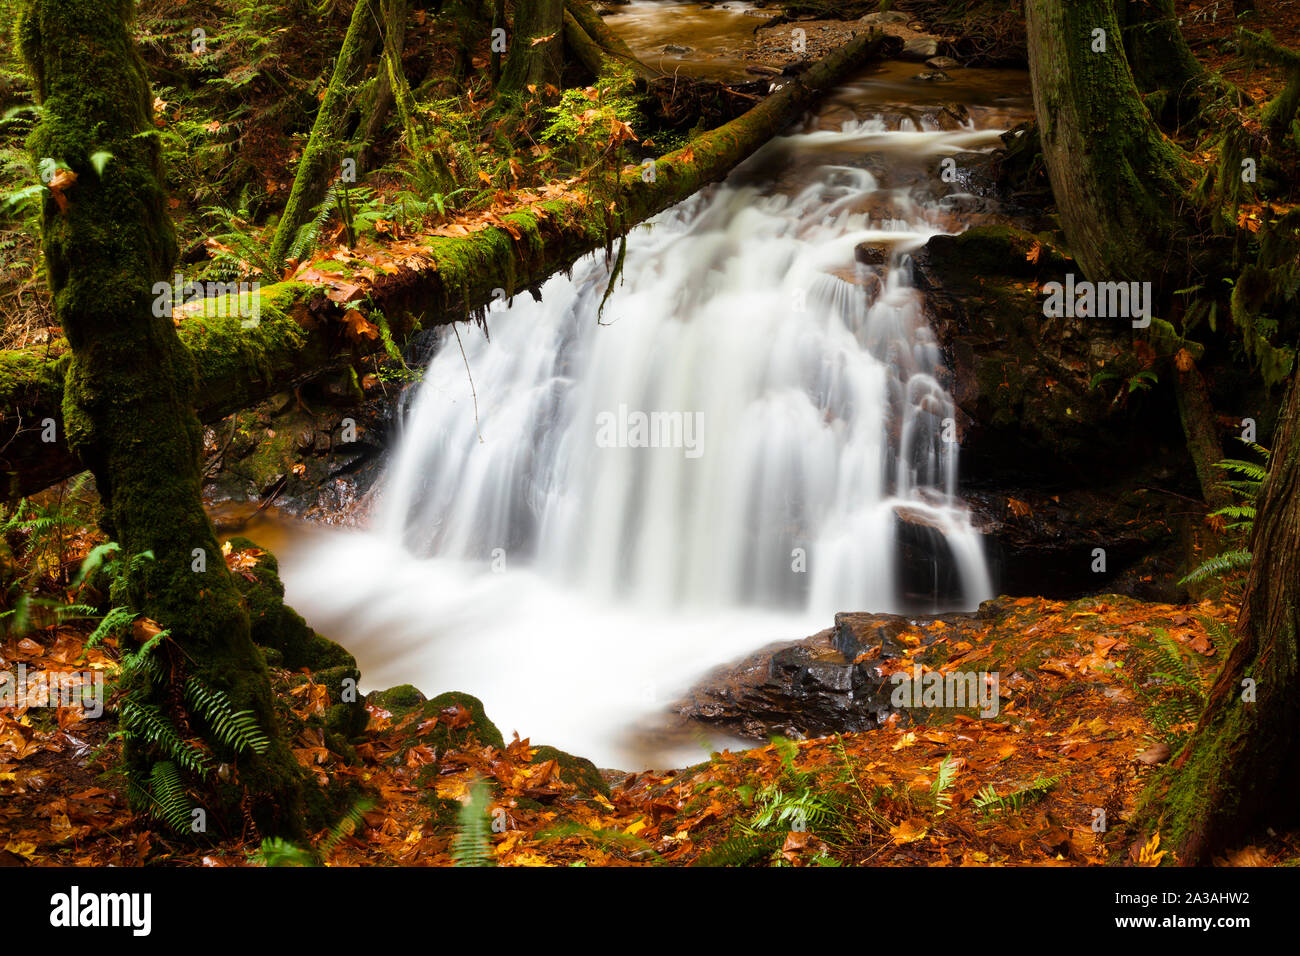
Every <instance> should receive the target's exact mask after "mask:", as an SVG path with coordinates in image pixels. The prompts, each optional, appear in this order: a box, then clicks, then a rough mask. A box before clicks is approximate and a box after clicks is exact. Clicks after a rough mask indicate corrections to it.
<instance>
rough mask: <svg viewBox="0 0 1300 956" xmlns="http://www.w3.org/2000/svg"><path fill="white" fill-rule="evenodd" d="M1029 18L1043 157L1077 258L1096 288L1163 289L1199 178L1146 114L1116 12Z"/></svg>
mask: <svg viewBox="0 0 1300 956" xmlns="http://www.w3.org/2000/svg"><path fill="white" fill-rule="evenodd" d="M1026 19H1027V24H1028V32H1029V65H1030V76H1031V79H1032V83H1033V91H1034V108H1035V110H1036V112H1037V115H1038V121H1039V125H1040V132H1041V137H1042V144H1043V159H1044V161H1045V163H1046V166H1047V172H1048V176H1049V178H1050V179H1051V182H1052V192H1053V193H1054V194H1055V196H1056V201H1057V205H1058V206H1059V208H1060V213H1061V223H1062V225H1063V226H1064V229H1065V234H1066V238H1067V240H1068V241H1069V244H1070V247H1071V252H1073V254H1074V256H1075V258H1076V259H1077V260H1078V262H1079V264H1080V266H1081V267H1082V269H1083V272H1084V273H1085V274H1086V275H1087V277H1088V278H1089V279H1091V280H1092V281H1094V282H1103V281H1154V282H1156V283H1157V287H1158V286H1159V280H1160V279H1161V277H1162V274H1163V272H1164V265H1165V263H1166V261H1167V259H1168V257H1169V255H1170V253H1169V247H1170V243H1171V237H1172V236H1174V235H1176V231H1175V229H1174V228H1173V224H1174V219H1175V215H1176V213H1177V212H1178V211H1179V208H1180V203H1181V202H1182V201H1183V198H1184V196H1185V190H1186V186H1185V184H1186V183H1187V182H1189V181H1190V179H1191V174H1190V169H1189V164H1188V162H1187V160H1186V158H1185V157H1184V156H1183V155H1182V153H1181V152H1180V151H1179V150H1178V148H1177V147H1176V146H1174V145H1173V143H1171V142H1170V141H1168V140H1167V139H1165V138H1164V137H1163V136H1162V134H1161V133H1160V130H1159V129H1158V128H1157V127H1156V125H1155V123H1154V121H1153V120H1152V118H1151V115H1150V114H1149V113H1148V112H1147V110H1146V107H1145V106H1143V103H1142V99H1141V97H1140V95H1139V92H1138V88H1137V86H1136V85H1135V83H1134V80H1133V74H1132V73H1131V72H1130V69H1129V64H1128V61H1127V60H1126V58H1125V54H1124V46H1123V43H1122V41H1121V34H1120V29H1119V22H1118V19H1117V17H1116V12H1115V4H1114V3H1113V2H1112V0H1068V2H1067V0H1027V3H1026ZM1098 31H1100V32H1098ZM1102 43H1104V44H1105V49H1104V51H1101V50H1099V49H1097V47H1098V46H1099V45H1100V44H1102Z"/></svg>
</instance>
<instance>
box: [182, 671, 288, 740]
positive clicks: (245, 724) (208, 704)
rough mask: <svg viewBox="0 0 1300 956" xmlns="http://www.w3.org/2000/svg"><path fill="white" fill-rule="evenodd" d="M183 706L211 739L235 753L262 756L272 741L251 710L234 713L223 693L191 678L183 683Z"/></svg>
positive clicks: (228, 699)
mask: <svg viewBox="0 0 1300 956" xmlns="http://www.w3.org/2000/svg"><path fill="white" fill-rule="evenodd" d="M185 703H186V704H187V705H188V706H189V708H190V710H191V711H192V712H194V713H196V714H198V715H199V716H200V717H202V718H203V720H204V721H205V722H206V723H207V725H208V726H209V727H210V728H211V729H212V733H213V736H215V737H216V739H217V740H218V741H219V742H220V743H221V744H223V745H224V746H226V747H229V748H230V749H231V750H234V751H236V752H238V753H242V752H244V751H246V750H251V751H252V752H253V753H256V754H260V753H265V752H266V749H267V748H268V747H270V746H271V741H270V740H269V739H268V738H267V736H266V734H265V733H263V732H262V728H261V727H259V726H258V725H257V718H256V716H255V715H254V714H253V712H252V711H251V710H240V711H236V710H235V708H234V706H233V705H232V704H231V703H230V698H229V697H227V696H226V695H225V693H224V692H223V691H219V690H215V689H213V688H211V687H208V686H207V685H206V684H204V683H203V681H201V680H199V679H198V678H197V677H195V676H194V675H192V674H191V675H190V677H189V678H188V679H187V680H186V681H185Z"/></svg>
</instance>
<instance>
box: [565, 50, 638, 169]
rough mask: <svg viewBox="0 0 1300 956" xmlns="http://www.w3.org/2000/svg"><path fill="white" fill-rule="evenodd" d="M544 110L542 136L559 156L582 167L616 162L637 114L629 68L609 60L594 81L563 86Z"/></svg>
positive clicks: (633, 86)
mask: <svg viewBox="0 0 1300 956" xmlns="http://www.w3.org/2000/svg"><path fill="white" fill-rule="evenodd" d="M547 114H548V116H549V119H550V122H549V123H548V124H547V126H546V128H545V129H544V130H543V131H542V134H541V139H542V141H543V142H544V143H547V144H549V145H551V146H553V147H554V148H555V149H557V150H558V151H559V152H560V154H561V155H562V156H564V157H566V158H567V159H569V160H570V161H571V162H573V163H574V164H575V165H577V166H579V167H581V168H587V167H591V166H595V165H599V164H604V165H609V166H614V165H617V164H619V163H620V162H621V153H622V150H621V147H622V145H623V143H625V142H627V141H628V140H630V139H634V138H635V137H634V136H633V135H632V129H633V127H634V126H635V124H636V123H637V120H638V117H639V114H640V103H639V101H638V99H637V96H636V94H635V84H634V82H633V77H632V72H631V69H630V68H629V67H627V66H625V65H623V64H620V63H611V64H610V65H609V66H608V67H607V69H606V70H605V71H604V72H602V73H601V75H600V76H599V77H597V79H596V82H595V84H594V85H592V86H590V87H587V88H586V89H567V90H565V91H564V93H563V94H562V95H561V97H560V101H559V102H558V103H557V104H556V105H555V106H553V107H550V108H549V109H548V110H547Z"/></svg>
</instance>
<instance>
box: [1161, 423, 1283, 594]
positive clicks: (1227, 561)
mask: <svg viewBox="0 0 1300 956" xmlns="http://www.w3.org/2000/svg"><path fill="white" fill-rule="evenodd" d="M1243 443H1244V444H1245V445H1246V446H1247V447H1248V448H1249V449H1250V450H1251V451H1253V452H1254V453H1255V454H1256V455H1258V456H1259V457H1260V458H1262V459H1263V463H1262V464H1261V463H1259V462H1254V461H1245V460H1243V459H1240V458H1225V459H1223V460H1222V461H1217V462H1215V463H1214V467H1216V468H1218V469H1219V470H1220V471H1224V472H1227V473H1228V474H1229V475H1232V476H1234V477H1233V478H1231V479H1229V480H1227V481H1223V482H1221V485H1222V486H1223V487H1224V488H1227V489H1228V491H1230V492H1231V493H1232V494H1233V495H1234V496H1236V498H1237V499H1238V500H1237V501H1236V502H1234V503H1233V504H1230V505H1226V506H1224V507H1222V508H1219V509H1218V510H1217V511H1213V512H1211V513H1210V518H1211V519H1212V520H1214V521H1217V522H1219V523H1221V525H1222V527H1223V530H1224V531H1226V532H1227V533H1229V534H1231V535H1233V536H1234V537H1235V538H1236V539H1237V540H1238V541H1240V542H1244V541H1246V540H1248V539H1249V538H1250V532H1251V530H1252V529H1253V528H1254V527H1255V500H1256V499H1257V498H1258V497H1259V492H1260V489H1261V488H1262V487H1263V485H1264V479H1265V478H1266V477H1267V476H1268V461H1269V455H1270V452H1269V450H1268V449H1267V448H1264V447H1263V446H1262V445H1257V444H1255V443H1254V442H1243ZM1250 561H1251V553H1250V551H1249V550H1248V549H1247V548H1245V547H1240V546H1239V547H1233V548H1229V549H1228V550H1226V551H1221V552H1220V553H1219V554H1216V555H1215V556H1214V557H1212V558H1210V559H1208V560H1206V561H1202V562H1201V563H1200V564H1199V565H1197V566H1196V567H1195V568H1194V569H1193V570H1192V571H1191V572H1190V573H1188V574H1187V576H1186V577H1184V578H1183V579H1182V580H1181V581H1179V582H1178V583H1179V584H1199V583H1201V582H1202V581H1207V580H1209V579H1211V578H1221V577H1224V576H1225V575H1227V574H1230V573H1232V572H1233V571H1241V570H1244V569H1246V568H1249V567H1250Z"/></svg>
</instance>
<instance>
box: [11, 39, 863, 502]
mask: <svg viewBox="0 0 1300 956" xmlns="http://www.w3.org/2000/svg"><path fill="white" fill-rule="evenodd" d="M880 41H881V38H880V36H879V34H873V35H868V34H866V33H863V34H860V35H858V36H857V37H855V38H854V39H853V40H851V41H850V42H848V43H846V44H845V45H844V46H842V47H841V48H840V49H839V50H837V51H835V52H834V53H832V54H830V55H829V56H827V57H826V58H825V59H824V60H823V61H822V62H821V63H819V64H817V65H816V66H814V67H813V68H812V69H810V70H808V71H807V72H806V73H804V74H802V75H801V76H799V77H797V78H792V79H787V80H785V81H784V85H783V86H782V87H781V88H780V89H779V90H777V91H775V92H773V93H772V94H771V95H769V96H768V98H767V99H765V100H764V101H763V102H762V103H760V104H759V105H757V106H755V107H754V108H753V109H751V110H750V111H749V112H748V113H746V114H744V115H743V116H741V117H739V118H737V119H735V120H732V121H731V122H730V123H727V124H725V125H723V126H720V127H718V128H717V129H715V130H713V131H711V132H709V133H706V134H704V135H703V136H700V137H697V138H695V139H694V140H692V141H691V142H690V144H689V145H687V146H686V147H684V148H683V149H681V150H678V151H677V152H675V153H669V154H668V155H666V156H662V157H660V158H659V159H658V160H656V161H655V164H654V167H653V171H654V176H653V178H650V177H649V176H648V175H647V173H646V172H644V171H642V170H637V171H636V174H634V175H632V176H628V175H627V174H624V175H623V178H622V181H621V182H620V183H619V184H618V185H617V187H616V192H615V193H614V194H613V199H612V200H611V201H612V203H613V210H614V211H613V213H612V221H611V220H610V219H607V218H606V211H607V209H608V207H601V206H600V205H599V204H593V203H586V202H583V201H581V200H551V201H547V202H543V203H539V204H536V205H535V206H533V207H530V208H529V209H527V210H521V211H519V212H516V213H511V214H508V215H506V216H504V217H503V218H504V220H505V222H506V224H507V225H505V226H501V227H488V228H486V229H482V230H480V231H478V232H475V233H474V234H473V235H472V236H469V237H467V238H463V239H458V238H450V237H445V236H439V237H431V238H428V239H427V240H425V241H424V242H423V244H424V245H425V246H427V249H428V252H427V254H426V255H425V256H424V257H422V258H423V260H424V261H421V262H418V263H414V264H409V265H403V266H401V267H400V268H398V269H396V270H395V271H394V272H393V273H392V274H390V275H385V276H380V277H378V278H377V279H376V280H375V281H374V282H373V283H372V284H370V286H369V287H368V288H367V289H366V290H365V291H366V293H367V295H368V297H369V298H370V300H371V301H372V302H373V303H374V305H375V306H376V307H377V308H379V309H381V310H383V312H384V314H385V315H386V316H387V317H388V322H389V326H390V328H391V330H392V333H393V336H394V338H395V339H397V340H398V341H399V342H400V341H402V339H403V336H404V335H405V334H406V333H407V332H409V331H410V330H411V329H412V328H413V327H414V325H415V323H416V322H417V321H418V322H419V323H421V325H422V327H425V328H427V327H429V326H430V325H437V324H444V323H448V322H455V321H460V320H463V319H465V318H466V317H468V316H469V315H470V314H471V313H473V312H475V311H477V310H481V309H482V308H483V307H484V306H485V305H487V304H488V303H490V302H492V301H493V300H494V299H496V298H498V290H504V292H505V293H506V294H507V295H511V296H513V295H515V294H516V293H519V292H522V291H524V290H525V289H529V288H535V287H536V286H537V285H538V284H539V283H540V282H542V281H543V280H545V279H546V278H548V277H549V276H551V275H552V274H554V273H555V272H557V271H559V270H560V269H564V268H566V267H568V266H570V265H572V264H573V263H574V262H575V261H577V259H578V258H580V257H581V256H583V255H585V254H587V253H589V252H591V251H592V250H593V249H598V248H601V247H602V246H605V245H606V244H607V243H608V242H609V241H610V240H611V238H612V236H614V235H617V234H618V233H619V232H621V231H624V230H627V229H630V228H632V227H633V226H634V225H636V224H637V223H639V222H642V221H644V220H646V219H648V218H650V217H651V216H653V215H655V214H656V213H658V212H661V211H662V210H664V209H667V208H668V207H669V206H672V205H674V204H675V203H678V202H681V201H682V200H683V199H685V198H687V197H688V196H690V195H691V194H692V193H694V192H695V191H696V190H698V189H699V188H701V187H702V186H704V185H705V184H707V183H710V182H714V181H716V180H719V179H721V178H723V177H724V176H725V175H726V174H727V173H728V172H729V171H730V170H731V169H732V168H733V167H734V166H736V165H737V164H738V163H740V162H741V161H742V160H744V159H746V158H747V157H748V156H749V155H750V154H752V153H753V152H754V150H756V149H757V148H758V147H759V146H761V145H762V144H763V143H765V142H766V141H767V140H768V139H770V138H771V137H772V136H773V135H775V134H776V133H779V132H780V131H781V130H782V129H784V128H785V127H786V126H787V125H788V124H789V123H791V122H793V121H794V120H796V119H798V118H799V116H800V115H801V114H802V113H803V111H804V110H805V109H807V108H808V106H810V105H811V104H812V103H813V102H814V101H815V100H816V98H817V97H818V96H819V95H821V94H822V93H823V92H825V91H826V90H828V89H831V88H833V87H834V86H835V85H836V84H838V83H840V82H842V81H843V80H844V78H845V77H847V76H848V75H850V74H851V73H852V72H853V71H854V70H856V69H858V68H859V67H860V66H861V65H862V64H864V63H866V62H867V61H868V60H869V59H870V58H871V57H872V56H874V55H875V54H876V52H877V51H878V50H879V48H880ZM416 241H419V240H416ZM323 292H324V290H323V289H322V287H321V286H319V285H309V284H307V283H302V282H283V283H278V284H276V285H273V286H270V287H268V288H265V289H262V290H261V292H260V303H261V306H260V313H261V314H260V321H259V322H258V324H257V326H256V327H254V328H249V329H245V328H241V324H240V320H239V318H238V317H236V316H229V315H224V316H223V315H220V314H209V315H207V316H195V317H191V318H187V319H185V320H184V321H183V322H182V323H181V326H180V329H179V332H180V340H181V342H182V344H184V345H185V346H186V347H187V348H188V351H189V353H190V354H191V355H192V356H193V358H194V361H195V364H196V365H197V367H198V375H199V387H198V393H197V394H198V407H199V414H200V417H201V418H202V420H203V421H205V422H212V421H217V420H219V419H221V418H222V417H224V416H226V415H229V414H230V413H232V412H234V411H237V410H238V409H240V408H244V407H247V406H249V405H253V404H256V403H257V402H259V401H261V400H262V399H264V398H267V397H268V396H270V395H273V394H275V393H276V392H280V391H284V390H285V389H286V388H288V387H291V386H292V385H294V384H297V383H300V382H302V381H306V380H307V379H310V378H311V377H312V376H313V375H315V374H317V373H319V372H320V371H322V370H325V369H329V368H334V367H337V366H338V365H340V364H342V363H347V362H350V361H353V360H354V358H355V355H356V354H357V353H364V352H367V351H373V350H376V349H378V348H379V347H380V346H379V344H378V343H377V342H376V343H365V342H363V343H354V342H351V341H350V340H348V339H347V338H346V337H345V335H344V332H343V330H344V326H343V324H342V323H340V322H338V321H336V320H335V317H336V316H337V315H338V313H339V308H338V306H336V305H335V304H334V303H333V302H331V301H329V300H328V299H326V298H325V295H324V294H323ZM208 301H209V302H210V303H213V306H212V309H211V310H210V311H211V312H214V313H215V312H216V311H217V310H216V306H215V304H216V303H218V302H219V300H215V299H214V300H208ZM67 360H68V359H67V356H66V354H64V347H63V346H56V347H54V348H53V349H47V348H44V347H41V348H32V349H24V350H15V351H9V352H0V425H2V426H3V428H2V429H0V469H2V470H3V472H4V473H5V478H6V481H5V483H4V485H3V486H0V498H4V497H16V496H19V495H24V494H30V493H31V492H33V491H36V490H39V489H40V488H43V487H47V486H48V485H50V484H52V483H54V482H55V481H59V480H61V479H63V478H67V477H69V476H71V475H73V474H75V473H76V472H77V471H79V470H80V468H79V467H77V464H76V461H75V459H74V458H73V457H72V456H71V455H70V454H69V453H68V451H67V448H66V446H65V445H63V444H62V443H61V442H57V443H53V444H46V443H44V442H42V441H41V431H42V429H41V422H42V421H43V420H44V419H45V418H47V417H48V418H53V419H55V420H57V419H58V417H59V412H58V409H59V407H60V403H61V401H62V392H63V386H62V371H63V367H64V363H66V362H67ZM60 434H61V431H60Z"/></svg>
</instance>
